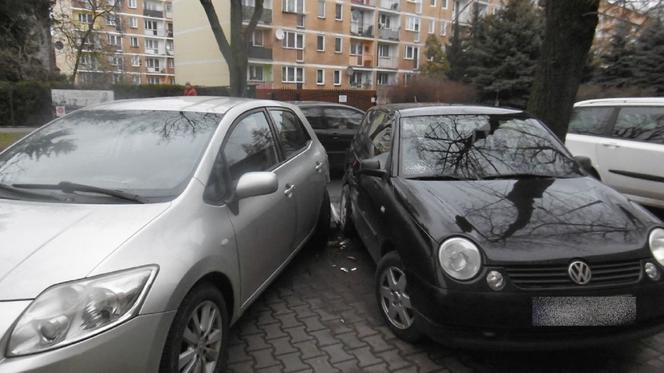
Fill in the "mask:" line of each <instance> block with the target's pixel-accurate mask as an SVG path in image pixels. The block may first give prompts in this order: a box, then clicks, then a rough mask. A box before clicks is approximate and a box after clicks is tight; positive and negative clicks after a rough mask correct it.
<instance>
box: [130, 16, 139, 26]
mask: <svg viewBox="0 0 664 373" xmlns="http://www.w3.org/2000/svg"><path fill="white" fill-rule="evenodd" d="M129 27H131V28H138V18H136V17H131V18H129Z"/></svg>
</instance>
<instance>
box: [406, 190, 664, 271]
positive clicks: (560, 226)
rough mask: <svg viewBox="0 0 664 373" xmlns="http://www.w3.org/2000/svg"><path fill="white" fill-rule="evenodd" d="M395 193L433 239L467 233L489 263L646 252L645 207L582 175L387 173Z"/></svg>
mask: <svg viewBox="0 0 664 373" xmlns="http://www.w3.org/2000/svg"><path fill="white" fill-rule="evenodd" d="M394 186H395V191H396V193H397V195H398V196H399V197H400V198H401V199H402V201H403V203H404V205H405V206H406V208H407V210H409V212H410V213H411V215H412V216H413V217H414V219H415V220H416V222H417V223H418V224H419V225H420V227H422V229H423V230H424V231H426V232H427V233H428V234H429V235H430V236H431V237H432V238H433V239H434V240H436V241H438V242H441V241H442V240H444V239H445V238H447V237H449V236H451V235H465V236H469V237H471V238H473V239H474V240H475V241H477V243H478V244H479V245H480V246H481V247H482V250H483V251H484V253H485V255H486V257H487V260H488V262H490V263H516V262H530V261H538V262H546V261H557V260H561V259H570V258H575V257H583V258H591V257H599V256H603V255H607V254H615V255H612V257H614V258H615V259H618V258H619V257H623V256H624V257H625V258H633V257H635V256H636V257H644V256H647V255H649V250H648V249H647V246H646V245H647V235H648V231H649V230H650V228H651V227H653V226H655V225H658V224H661V222H659V220H658V219H657V218H655V217H654V216H653V215H652V214H650V213H648V212H646V211H645V210H644V209H643V208H641V207H639V206H637V205H635V204H633V203H632V202H630V201H628V200H627V199H626V198H624V197H623V196H622V195H620V194H619V193H617V192H615V191H613V190H612V189H610V188H608V187H606V186H604V185H603V184H601V183H600V182H598V181H596V180H594V179H592V178H588V177H578V178H564V179H555V178H538V179H522V180H480V181H421V180H407V179H400V178H399V179H394Z"/></svg>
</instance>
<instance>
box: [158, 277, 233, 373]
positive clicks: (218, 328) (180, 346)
mask: <svg viewBox="0 0 664 373" xmlns="http://www.w3.org/2000/svg"><path fill="white" fill-rule="evenodd" d="M206 315H207V316H206ZM215 315H216V317H215ZM210 316H212V318H211V320H209V322H206V321H205V320H203V319H205V318H207V319H210ZM228 322H229V318H228V310H227V308H226V302H225V301H224V296H223V294H222V293H221V291H220V290H219V289H217V288H216V287H214V286H213V285H211V284H209V283H202V284H200V285H197V286H196V287H195V288H193V289H192V290H191V291H190V292H189V294H187V296H186V297H185V298H184V300H183V301H182V304H181V305H180V307H179V308H178V311H177V313H176V314H175V318H174V320H173V323H172V324H171V329H170V330H169V332H168V338H167V339H166V345H165V346H164V351H163V353H162V357H161V364H160V369H159V371H160V372H162V373H177V372H180V371H183V368H182V364H181V362H182V363H183V364H184V366H187V365H188V364H201V363H204V365H205V364H207V366H208V368H211V365H210V364H211V363H212V362H215V363H216V365H215V366H214V370H211V371H212V372H215V373H219V372H223V371H224V369H225V367H226V359H227V356H228V354H227V347H228V332H229V326H228ZM205 324H207V326H205V327H204V325H205ZM185 335H186V336H187V337H185ZM195 345H196V346H195ZM194 346H195V347H194ZM192 371H194V372H196V371H198V370H196V369H193V370H192ZM201 371H207V370H205V369H203V370H201Z"/></svg>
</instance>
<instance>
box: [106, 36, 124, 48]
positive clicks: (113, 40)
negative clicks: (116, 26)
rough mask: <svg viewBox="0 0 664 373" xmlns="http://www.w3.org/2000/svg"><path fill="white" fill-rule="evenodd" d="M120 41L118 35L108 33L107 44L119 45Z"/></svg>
mask: <svg viewBox="0 0 664 373" xmlns="http://www.w3.org/2000/svg"><path fill="white" fill-rule="evenodd" d="M121 43H122V39H121V37H120V35H112V34H109V35H108V44H110V45H115V46H117V47H119V46H121V45H122V44H121Z"/></svg>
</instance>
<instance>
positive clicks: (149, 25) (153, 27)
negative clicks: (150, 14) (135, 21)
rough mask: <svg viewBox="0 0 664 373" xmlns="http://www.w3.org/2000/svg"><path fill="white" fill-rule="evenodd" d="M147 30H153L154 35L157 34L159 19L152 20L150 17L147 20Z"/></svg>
mask: <svg viewBox="0 0 664 373" xmlns="http://www.w3.org/2000/svg"><path fill="white" fill-rule="evenodd" d="M145 30H146V31H148V30H152V33H153V34H154V35H157V21H152V20H149V19H146V20H145Z"/></svg>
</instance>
